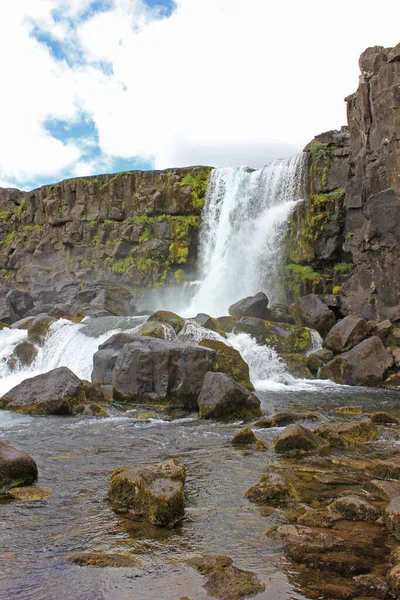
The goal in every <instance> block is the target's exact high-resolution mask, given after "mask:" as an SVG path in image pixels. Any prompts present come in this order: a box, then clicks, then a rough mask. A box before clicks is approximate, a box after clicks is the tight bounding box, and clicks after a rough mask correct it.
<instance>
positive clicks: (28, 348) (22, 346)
mask: <svg viewBox="0 0 400 600" xmlns="http://www.w3.org/2000/svg"><path fill="white" fill-rule="evenodd" d="M38 354H39V351H38V349H37V348H36V347H35V346H34V345H33V344H31V343H30V342H20V343H19V344H18V345H17V346H15V348H14V352H13V353H12V356H11V358H15V359H16V360H17V361H18V362H19V363H20V364H21V365H22V366H23V367H29V366H30V365H31V364H32V363H34V362H35V360H36V358H37V355H38Z"/></svg>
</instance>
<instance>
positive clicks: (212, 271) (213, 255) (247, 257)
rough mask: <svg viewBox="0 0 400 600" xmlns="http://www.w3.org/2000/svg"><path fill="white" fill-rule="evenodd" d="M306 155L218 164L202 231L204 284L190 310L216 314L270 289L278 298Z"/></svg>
mask: <svg viewBox="0 0 400 600" xmlns="http://www.w3.org/2000/svg"><path fill="white" fill-rule="evenodd" d="M305 156H306V155H305V154H298V155H297V156H295V157H293V158H290V159H287V160H277V161H275V162H273V163H272V164H270V165H267V166H266V167H264V168H263V169H261V170H259V171H251V170H249V169H247V168H245V167H240V168H223V169H215V170H214V171H212V173H211V176H210V182H209V185H208V190H207V194H206V202H205V207H204V209H203V215H202V229H201V234H200V240H201V242H200V279H201V281H200V283H199V287H198V289H197V292H196V294H195V296H194V298H193V300H192V303H191V306H190V310H189V312H191V313H192V314H194V313H196V312H207V313H209V314H211V315H213V316H218V315H220V314H226V313H227V309H228V307H229V305H230V304H232V303H234V302H236V301H237V300H239V299H240V298H243V297H244V296H249V295H252V294H255V293H257V292H259V291H260V290H262V291H265V292H266V293H267V295H268V296H269V297H270V298H271V299H272V300H277V299H278V298H277V288H278V281H279V273H278V271H279V264H280V257H281V244H280V241H281V239H282V234H283V232H284V227H285V224H286V223H287V219H288V216H289V214H290V213H291V211H292V210H293V208H294V206H295V205H296V203H297V202H298V201H299V199H300V197H301V191H302V175H303V168H304V164H305Z"/></svg>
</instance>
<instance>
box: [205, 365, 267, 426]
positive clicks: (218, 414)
mask: <svg viewBox="0 0 400 600" xmlns="http://www.w3.org/2000/svg"><path fill="white" fill-rule="evenodd" d="M198 405H199V410H200V417H202V418H204V419H219V420H222V421H229V420H235V419H251V418H252V417H258V416H260V415H261V409H260V401H259V399H258V398H257V397H256V396H255V395H254V394H252V393H251V392H249V390H247V389H246V388H244V387H243V386H241V385H240V384H238V383H237V382H236V381H233V380H232V379H231V378H230V377H228V375H226V374H225V373H211V372H210V373H207V374H206V376H205V377H204V383H203V387H202V388H201V392H200V396H199V398H198Z"/></svg>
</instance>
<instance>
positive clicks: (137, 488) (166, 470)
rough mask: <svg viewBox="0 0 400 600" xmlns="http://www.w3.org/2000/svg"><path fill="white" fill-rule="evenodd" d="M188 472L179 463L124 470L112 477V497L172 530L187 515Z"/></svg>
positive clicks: (120, 469) (109, 492)
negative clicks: (184, 490) (185, 495)
mask: <svg viewBox="0 0 400 600" xmlns="http://www.w3.org/2000/svg"><path fill="white" fill-rule="evenodd" d="M185 479H186V469H185V467H184V466H183V465H179V464H178V462H177V461H176V460H168V461H166V462H164V463H160V464H156V465H149V466H141V467H120V468H119V469H116V470H115V471H114V473H113V474H112V477H111V481H110V487H109V491H108V495H109V498H110V499H111V500H114V501H116V502H118V503H119V504H122V505H123V506H125V507H127V508H130V509H132V510H133V511H134V512H136V513H139V514H141V515H143V516H144V517H145V518H146V519H147V520H148V521H149V522H150V523H152V524H153V525H159V526H162V527H171V526H173V525H175V523H177V522H178V521H180V520H181V519H182V518H183V517H184V514H185V508H184V495H183V485H184V482H185Z"/></svg>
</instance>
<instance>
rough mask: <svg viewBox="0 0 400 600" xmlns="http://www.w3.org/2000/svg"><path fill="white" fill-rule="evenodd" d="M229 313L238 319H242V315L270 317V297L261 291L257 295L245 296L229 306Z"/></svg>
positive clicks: (261, 317)
mask: <svg viewBox="0 0 400 600" xmlns="http://www.w3.org/2000/svg"><path fill="white" fill-rule="evenodd" d="M229 314H230V315H231V316H232V317H237V318H238V319H241V318H242V317H256V319H268V318H269V315H270V311H269V309H268V298H267V296H266V295H265V294H264V293H263V292H259V293H258V294H256V295H255V296H248V297H247V298H243V299H242V300H239V302H236V303H235V304H232V305H231V306H230V307H229Z"/></svg>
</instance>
